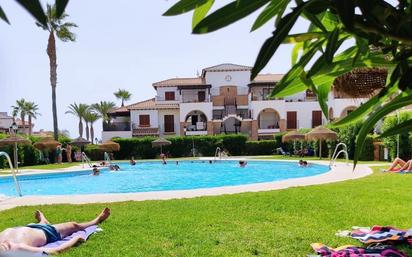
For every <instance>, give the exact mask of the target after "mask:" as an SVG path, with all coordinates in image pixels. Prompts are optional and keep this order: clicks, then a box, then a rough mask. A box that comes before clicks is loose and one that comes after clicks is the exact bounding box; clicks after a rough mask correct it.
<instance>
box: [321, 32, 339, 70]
mask: <svg viewBox="0 0 412 257" xmlns="http://www.w3.org/2000/svg"><path fill="white" fill-rule="evenodd" d="M339 33H340V30H339V29H338V28H336V29H334V30H333V31H332V32H331V33H330V34H329V36H328V42H327V44H326V50H325V54H324V57H325V61H326V63H327V64H331V63H332V60H333V56H334V54H335V52H336V50H338V48H339V43H338V41H339Z"/></svg>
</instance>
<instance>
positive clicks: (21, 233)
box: [0, 208, 110, 256]
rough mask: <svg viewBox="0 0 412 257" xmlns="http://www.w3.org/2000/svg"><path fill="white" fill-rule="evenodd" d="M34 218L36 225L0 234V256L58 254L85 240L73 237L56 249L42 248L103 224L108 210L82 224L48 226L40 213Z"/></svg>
mask: <svg viewBox="0 0 412 257" xmlns="http://www.w3.org/2000/svg"><path fill="white" fill-rule="evenodd" d="M34 216H35V218H36V220H37V221H38V223H32V224H29V225H27V226H24V227H15V228H8V229H6V230H4V231H3V232H1V233H0V256H3V255H2V252H3V253H4V252H9V251H11V252H14V251H25V252H32V253H39V252H40V253H46V254H56V253H60V252H62V251H64V250H67V249H69V248H70V247H72V246H74V245H75V244H77V243H79V242H83V241H84V240H85V238H83V237H81V236H75V237H73V238H72V239H70V240H69V241H67V242H65V243H63V244H62V245H60V246H58V247H54V248H46V247H44V246H45V245H46V244H49V243H53V242H56V241H60V240H61V239H63V238H65V237H67V236H70V235H72V234H73V233H76V232H78V231H82V230H85V229H86V228H87V227H90V226H93V225H97V224H99V223H101V222H103V221H104V220H106V219H107V218H108V217H109V216H110V209H109V208H105V209H104V210H103V211H102V212H101V213H100V214H99V215H98V216H97V217H96V218H95V219H94V220H91V221H88V222H84V223H77V222H66V223H61V224H55V225H50V222H49V221H48V220H47V219H46V217H44V215H43V213H42V212H41V211H36V212H35V215H34Z"/></svg>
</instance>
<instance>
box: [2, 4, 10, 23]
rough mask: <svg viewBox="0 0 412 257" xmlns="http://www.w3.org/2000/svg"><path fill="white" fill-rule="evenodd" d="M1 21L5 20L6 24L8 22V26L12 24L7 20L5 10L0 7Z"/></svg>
mask: <svg viewBox="0 0 412 257" xmlns="http://www.w3.org/2000/svg"><path fill="white" fill-rule="evenodd" d="M0 19H2V20H4V21H5V22H7V23H8V24H10V22H9V20H8V19H7V16H6V14H5V13H4V11H3V9H2V8H1V6H0Z"/></svg>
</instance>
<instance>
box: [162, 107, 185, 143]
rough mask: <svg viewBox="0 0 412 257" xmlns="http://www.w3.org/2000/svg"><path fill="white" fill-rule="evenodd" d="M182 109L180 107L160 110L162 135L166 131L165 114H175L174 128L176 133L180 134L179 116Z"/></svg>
mask: <svg viewBox="0 0 412 257" xmlns="http://www.w3.org/2000/svg"><path fill="white" fill-rule="evenodd" d="M179 114H180V111H179V110H178V109H173V110H172V109H168V110H159V111H158V124H159V133H160V136H162V135H164V132H165V124H164V123H165V118H164V116H165V115H173V116H174V128H175V133H176V135H177V136H180V122H179V120H180V118H179Z"/></svg>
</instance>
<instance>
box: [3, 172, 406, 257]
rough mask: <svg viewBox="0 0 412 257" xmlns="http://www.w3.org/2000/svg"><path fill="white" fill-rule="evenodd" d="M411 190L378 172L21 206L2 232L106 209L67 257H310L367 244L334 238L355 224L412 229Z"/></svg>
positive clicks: (402, 180)
mask: <svg viewBox="0 0 412 257" xmlns="http://www.w3.org/2000/svg"><path fill="white" fill-rule="evenodd" d="M378 169H379V167H376V168H375V170H376V171H377V170H378ZM411 186H412V176H411V175H398V174H385V173H380V172H378V171H377V172H375V174H374V175H372V176H369V177H367V178H363V179H359V180H353V181H346V182H340V183H334V184H329V185H319V186H309V187H298V188H290V189H286V190H278V191H270V192H261V193H245V194H236V195H226V196H217V197H201V198H194V199H184V200H169V201H144V202H124V203H108V204H89V205H75V206H73V205H52V206H34V207H20V208H16V209H13V210H8V211H4V212H2V213H1V217H2V218H1V219H0V229H4V228H6V227H12V226H17V225H22V224H27V223H29V222H32V221H33V215H32V213H33V212H34V210H36V209H41V210H43V211H44V212H45V214H46V215H47V216H48V217H49V219H50V220H51V221H52V222H54V223H56V222H64V221H67V220H80V221H81V220H86V219H90V218H92V217H93V216H94V215H96V214H97V213H98V212H99V211H100V210H101V209H102V208H103V207H104V206H106V205H107V206H109V207H110V208H112V217H111V218H110V219H109V220H108V221H107V222H106V223H104V224H102V227H103V229H104V231H103V232H102V233H99V234H97V235H95V236H93V237H92V238H91V239H90V240H89V241H88V242H86V243H84V244H83V245H81V246H79V247H76V248H75V249H72V250H71V251H69V252H67V253H65V254H62V255H61V256H76V257H82V256H84V257H86V256H87V257H92V256H96V257H97V256H98V257H104V256H156V257H160V256H208V257H209V256H239V257H240V256H242V257H243V256H252V255H259V256H276V257H291V256H306V255H307V254H310V253H313V252H312V250H311V248H310V244H311V243H313V242H323V243H325V244H327V245H330V246H340V245H344V244H354V245H360V244H359V243H358V242H357V241H355V240H352V239H350V238H340V237H336V236H335V233H336V231H338V230H340V229H349V228H350V227H351V226H354V225H358V226H371V225H374V224H381V225H394V226H397V227H400V228H409V227H411V224H412V217H411V215H409V213H410V210H411V208H412V202H411V201H410V195H409V194H408V192H407V189H408V188H410V187H411ZM404 250H405V252H406V253H409V254H412V250H411V249H408V250H406V249H404Z"/></svg>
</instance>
